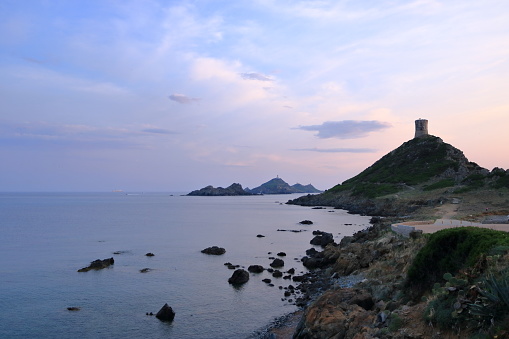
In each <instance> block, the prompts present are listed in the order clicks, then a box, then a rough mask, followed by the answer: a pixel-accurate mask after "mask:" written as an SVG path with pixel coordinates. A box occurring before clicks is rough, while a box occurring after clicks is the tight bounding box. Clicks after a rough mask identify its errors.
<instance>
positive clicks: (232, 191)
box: [187, 177, 322, 196]
mask: <svg viewBox="0 0 509 339" xmlns="http://www.w3.org/2000/svg"><path fill="white" fill-rule="evenodd" d="M320 192H322V191H320V190H317V189H316V188H315V187H313V185H311V184H309V185H301V184H295V185H292V186H290V185H289V184H288V183H286V182H285V181H284V180H283V179H281V178H279V177H277V178H274V179H271V180H269V181H267V182H266V183H264V184H262V185H260V186H258V187H256V188H253V189H249V188H247V187H246V188H245V189H243V188H242V185H241V184H238V183H234V184H231V185H230V186H228V187H227V188H222V187H217V188H216V187H213V186H210V185H209V186H207V187H204V188H202V189H199V190H196V191H192V192H191V193H189V194H187V195H190V196H234V195H260V194H292V193H320Z"/></svg>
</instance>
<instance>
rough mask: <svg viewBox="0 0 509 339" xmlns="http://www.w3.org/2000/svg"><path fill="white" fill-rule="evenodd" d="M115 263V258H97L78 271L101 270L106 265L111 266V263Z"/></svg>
mask: <svg viewBox="0 0 509 339" xmlns="http://www.w3.org/2000/svg"><path fill="white" fill-rule="evenodd" d="M114 263H115V260H114V259H113V258H108V259H103V260H101V259H97V260H94V261H92V262H91V263H90V265H88V266H87V267H83V268H80V269H79V270H78V272H88V271H90V270H100V269H103V268H106V267H109V266H110V265H113V264H114Z"/></svg>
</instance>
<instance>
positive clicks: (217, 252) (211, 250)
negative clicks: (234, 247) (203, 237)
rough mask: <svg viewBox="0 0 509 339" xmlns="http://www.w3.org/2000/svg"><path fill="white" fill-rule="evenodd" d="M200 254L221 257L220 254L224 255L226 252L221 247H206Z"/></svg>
mask: <svg viewBox="0 0 509 339" xmlns="http://www.w3.org/2000/svg"><path fill="white" fill-rule="evenodd" d="M201 253H205V254H210V255H221V254H225V253H226V250H225V249H224V248H222V247H217V246H212V247H207V248H206V249H204V250H202V251H201Z"/></svg>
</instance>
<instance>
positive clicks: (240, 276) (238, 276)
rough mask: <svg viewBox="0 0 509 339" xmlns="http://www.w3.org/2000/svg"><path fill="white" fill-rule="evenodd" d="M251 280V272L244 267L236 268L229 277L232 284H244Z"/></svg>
mask: <svg viewBox="0 0 509 339" xmlns="http://www.w3.org/2000/svg"><path fill="white" fill-rule="evenodd" d="M248 280H249V272H248V271H246V270H243V269H238V270H235V271H234V272H233V274H232V276H231V277H230V279H228V282H229V283H230V284H232V285H242V284H245V283H246V282H247V281H248Z"/></svg>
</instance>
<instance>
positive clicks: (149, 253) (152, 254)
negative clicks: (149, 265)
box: [145, 252, 155, 257]
mask: <svg viewBox="0 0 509 339" xmlns="http://www.w3.org/2000/svg"><path fill="white" fill-rule="evenodd" d="M145 255H146V256H147V257H153V256H154V255H155V254H154V253H152V252H148V253H147V254H145Z"/></svg>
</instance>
